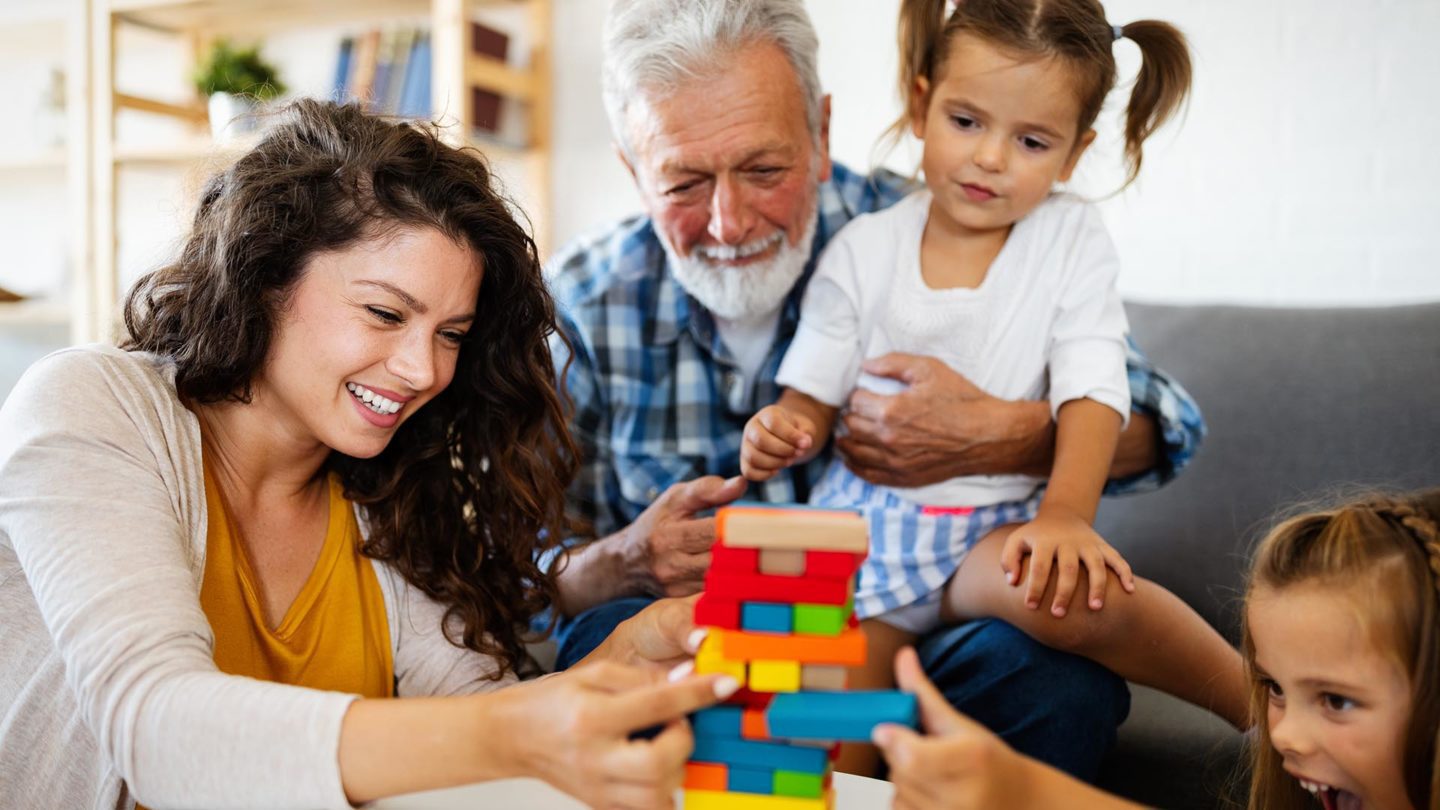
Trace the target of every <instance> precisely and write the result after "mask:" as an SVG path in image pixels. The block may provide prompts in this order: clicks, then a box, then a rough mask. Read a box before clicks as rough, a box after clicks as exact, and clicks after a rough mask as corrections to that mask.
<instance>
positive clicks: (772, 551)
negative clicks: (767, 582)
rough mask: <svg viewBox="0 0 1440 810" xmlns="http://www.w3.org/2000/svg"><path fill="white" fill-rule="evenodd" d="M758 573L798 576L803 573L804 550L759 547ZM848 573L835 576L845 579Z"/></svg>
mask: <svg viewBox="0 0 1440 810" xmlns="http://www.w3.org/2000/svg"><path fill="white" fill-rule="evenodd" d="M760 573H762V574H779V575H781V576H787V577H798V576H800V575H801V574H804V573H805V552H803V551H793V550H790V549H780V548H762V549H760ZM849 576H850V575H849V574H845V575H844V576H841V577H837V579H845V578H847V577H849Z"/></svg>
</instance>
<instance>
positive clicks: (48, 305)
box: [0, 298, 70, 326]
mask: <svg viewBox="0 0 1440 810" xmlns="http://www.w3.org/2000/svg"><path fill="white" fill-rule="evenodd" d="M0 324H3V325H5V326H12V325H18V326H68V325H69V324H70V309H69V308H68V307H67V306H66V305H65V304H63V303H59V302H57V301H50V300H47V299H43V298H39V299H34V300H26V301H4V302H0Z"/></svg>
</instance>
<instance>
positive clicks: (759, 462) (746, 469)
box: [740, 405, 816, 481]
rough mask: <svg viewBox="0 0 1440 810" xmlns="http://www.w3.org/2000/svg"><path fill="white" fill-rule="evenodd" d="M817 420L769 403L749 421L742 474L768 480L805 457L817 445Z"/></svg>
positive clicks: (743, 444) (753, 479)
mask: <svg viewBox="0 0 1440 810" xmlns="http://www.w3.org/2000/svg"><path fill="white" fill-rule="evenodd" d="M815 433H816V430H815V423H814V422H812V421H811V420H810V419H809V418H808V417H806V416H804V415H802V414H798V413H795V412H794V411H792V410H789V409H787V408H783V407H781V406H779V405H767V406H766V407H764V408H761V409H760V412H759V413H757V414H755V415H754V416H752V417H750V421H749V422H747V423H746V424H745V441H744V442H742V443H741V445H740V473H741V474H742V475H744V476H745V477H746V478H748V479H750V480H751V481H764V480H766V479H769V478H771V477H772V476H774V475H775V473H777V472H780V471H781V470H783V469H785V468H786V467H789V466H790V465H791V464H794V463H795V462H797V461H799V460H800V459H802V458H803V457H804V456H805V454H806V453H807V452H808V451H809V450H810V449H811V448H812V447H814V445H815Z"/></svg>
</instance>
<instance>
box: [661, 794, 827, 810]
mask: <svg viewBox="0 0 1440 810" xmlns="http://www.w3.org/2000/svg"><path fill="white" fill-rule="evenodd" d="M684 807H685V810H833V808H834V807H835V791H834V789H827V790H826V791H825V795H824V796H822V797H820V798H818V799H800V798H796V797H794V796H765V795H763V794H760V793H730V792H728V791H720V790H687V791H685V802H684Z"/></svg>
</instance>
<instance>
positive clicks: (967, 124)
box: [950, 115, 980, 130]
mask: <svg viewBox="0 0 1440 810" xmlns="http://www.w3.org/2000/svg"><path fill="white" fill-rule="evenodd" d="M950 120H951V121H953V122H955V126H956V127H957V128H958V129H963V130H969V129H975V128H976V127H978V126H980V122H978V121H976V120H975V119H974V118H971V117H970V116H968V115H952V116H950Z"/></svg>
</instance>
